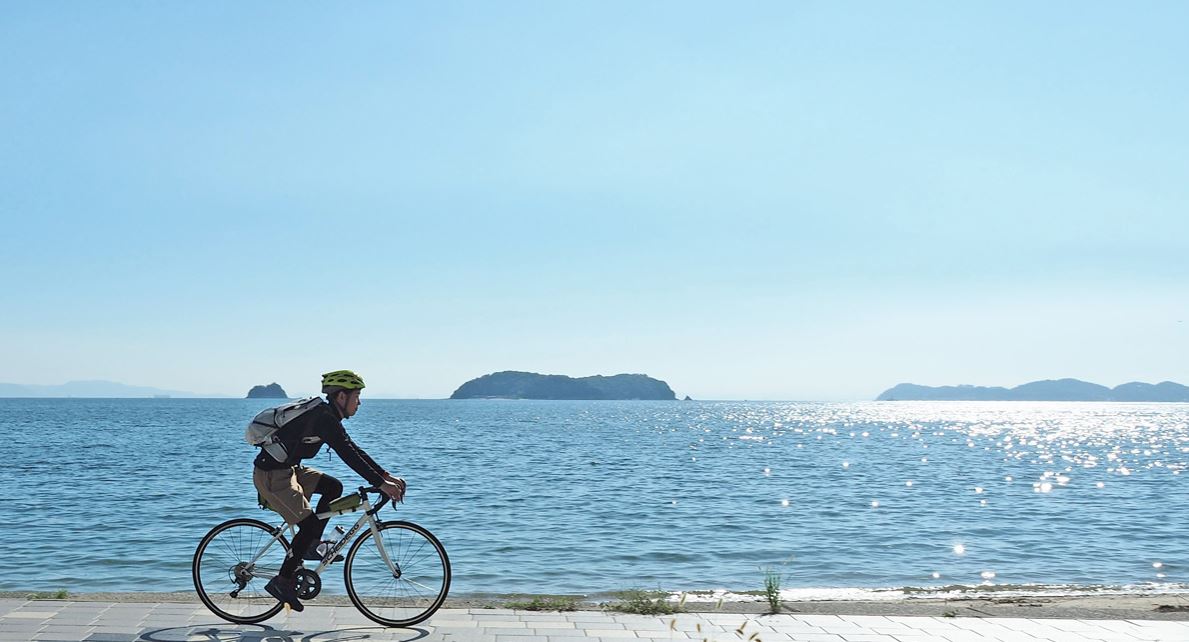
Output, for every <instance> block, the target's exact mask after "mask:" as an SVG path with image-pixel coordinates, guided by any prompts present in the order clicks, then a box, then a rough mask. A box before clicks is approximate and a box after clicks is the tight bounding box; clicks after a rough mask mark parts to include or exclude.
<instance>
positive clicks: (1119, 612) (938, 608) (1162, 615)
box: [0, 591, 1189, 621]
mask: <svg viewBox="0 0 1189 642" xmlns="http://www.w3.org/2000/svg"><path fill="white" fill-rule="evenodd" d="M675 595H676V594H675ZM748 598H754V599H748ZM0 599H25V600H35V601H59V602H61V601H65V602H118V603H144V602H166V603H169V602H173V603H186V604H197V603H199V600H198V596H197V595H196V594H195V593H194V592H193V591H180V592H173V593H160V592H143V593H137V592H94V593H66V594H65V595H63V592H61V591H0ZM534 599H536V600H540V601H545V602H548V601H551V600H558V599H564V600H568V601H570V602H571V603H572V604H573V605H574V608H573V609H567V610H574V611H616V610H618V609H616V608H615V604H616V602H617V601H618V600H617V599H616V598H615V596H614V594H604V595H599V596H589V595H583V596H559V595H533V594H507V595H492V594H480V595H461V596H457V597H454V596H452V597H448V598H447V599H446V603H445V605H444V606H443V608H447V609H469V610H482V609H512V610H530V609H525V608H524V605H525V604H528V603H530V602H532V601H534ZM668 603H670V604H672V605H674V606H678V605H679V608H680V610H681V612H687V613H731V614H744V615H755V616H764V615H770V614H771V612H770V607H769V604H768V602H767V601H766V600H765V599H764V597H763V596H762V595H757V596H750V595H743V596H740V595H737V594H735V595H732V599H730V600H727V599H722V598H721V597H720V595H719V594H716V593H712V592H701V593H687V594H685V596H684V599H683V600H680V599H677V598H675V597H670V599H669V600H668ZM307 604H310V605H311V606H316V605H319V604H321V605H349V604H350V602H349V601H348V599H347V597H346V596H345V595H329V594H328V595H322V596H319V597H318V598H316V599H315V600H311V601H309V602H307ZM781 607H782V608H781V610H780V611H779V613H781V614H787V615H874V616H920V617H947V618H948V617H967V618H969V617H976V618H1067V619H1078V620H1101V619H1110V620H1182V621H1189V592H1182V593H1150V594H1136V593H1115V594H1112V593H1102V594H1095V595H1048V596H1003V595H1000V596H994V595H962V596H930V597H917V596H905V597H901V598H896V599H885V600H852V599H839V600H784V601H783V602H782V604H781ZM543 610H544V611H549V610H550V609H543ZM660 616H661V617H672V615H670V614H661V615H660Z"/></svg>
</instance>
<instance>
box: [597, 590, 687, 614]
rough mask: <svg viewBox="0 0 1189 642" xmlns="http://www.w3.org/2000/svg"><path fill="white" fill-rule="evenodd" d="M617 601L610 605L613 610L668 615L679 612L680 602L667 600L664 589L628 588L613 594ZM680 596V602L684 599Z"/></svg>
mask: <svg viewBox="0 0 1189 642" xmlns="http://www.w3.org/2000/svg"><path fill="white" fill-rule="evenodd" d="M615 597H617V598H619V602H616V603H614V604H611V605H610V607H609V608H610V609H611V610H613V611H619V612H621V613H636V614H639V615H668V614H671V613H679V612H681V603H678V604H673V603H671V602H669V600H668V594H667V593H665V592H664V591H644V590H641V589H628V590H626V591H620V592H619V593H616V594H615ZM684 598H685V596H684V595H683V596H682V602H684V601H685V599H684Z"/></svg>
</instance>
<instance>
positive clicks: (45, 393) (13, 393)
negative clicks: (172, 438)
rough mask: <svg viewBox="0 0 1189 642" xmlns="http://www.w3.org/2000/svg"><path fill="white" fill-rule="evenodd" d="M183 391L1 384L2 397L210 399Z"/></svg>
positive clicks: (105, 384)
mask: <svg viewBox="0 0 1189 642" xmlns="http://www.w3.org/2000/svg"><path fill="white" fill-rule="evenodd" d="M209 396H211V395H198V394H195V393H193V392H185V391H182V390H162V389H161V388H151V387H148V386H129V385H127V384H123V383H117V382H115V381H69V382H67V383H64V384H61V385H57V386H34V385H27V384H17V383H0V397H114V398H128V397H209Z"/></svg>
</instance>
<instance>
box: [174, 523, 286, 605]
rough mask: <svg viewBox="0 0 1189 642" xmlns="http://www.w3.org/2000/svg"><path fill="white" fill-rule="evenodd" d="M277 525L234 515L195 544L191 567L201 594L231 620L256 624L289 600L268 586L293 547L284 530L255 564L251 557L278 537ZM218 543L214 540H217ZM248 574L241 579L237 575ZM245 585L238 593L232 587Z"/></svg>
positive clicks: (195, 588) (206, 601)
mask: <svg viewBox="0 0 1189 642" xmlns="http://www.w3.org/2000/svg"><path fill="white" fill-rule="evenodd" d="M272 534H273V527H272V526H270V525H268V524H265V523H264V522H262V521H260V520H256V519H247V518H240V519H232V520H228V521H226V522H223V523H222V524H219V525H218V526H216V527H214V528H212V529H211V530H210V532H208V533H207V534H206V535H205V536H203V538H202V540H201V541H199V542H198V548H197V549H195V550H194V561H193V563H192V565H191V572H192V574H193V577H194V590H196V591H198V599H200V600H202V603H203V604H204V605H206V608H208V609H210V610H211V612H212V613H214V614H215V615H217V616H219V617H220V618H222V619H224V620H227V621H228V622H234V623H236V624H255V623H257V622H263V621H264V620H267V619H268V618H270V617H272V616H274V615H276V614H277V613H279V612H280V611H281V609H282V608H284V605H283V604H282V603H281V602H279V601H277V599H276V598H275V597H273V596H271V595H269V594H268V593H267V592H265V590H264V585H265V584H266V583H267V582H268V580H269V579H271V578H272V576H273V575H275V574H276V572H277V571H279V570H280V567H281V564H282V563H283V562H284V561H285V556H286V553H287V552H288V550H289V541H288V540H286V539H285V537H284V536H283V535H282V536H281V537H280V543H281V546H280V547H277V546H275V545H274V546H273V548H271V549H270V550H269V551H268V553H266V555H265V556H264V557H263V558H261V559H260V560H258V561H257V563H256V564H255V565H254V567H253V568H252V569H247V568H246V567H245V565H246V564H248V562H249V560H251V559H252V557H253V556H255V555H256V553H257V552H259V551H260V549H261V548H263V547H264V545H265V544H266V543H267V542H268V541H269V540H270V539H272ZM212 544H213V546H212ZM237 577H239V578H240V579H241V580H246V581H245V582H244V583H243V585H240V584H239V583H238V582H237V581H236V578H237ZM236 588H239V589H240V590H239V591H238V593H237V594H236V595H237V596H236V597H232V596H231V592H232V591H233V590H234V589H236Z"/></svg>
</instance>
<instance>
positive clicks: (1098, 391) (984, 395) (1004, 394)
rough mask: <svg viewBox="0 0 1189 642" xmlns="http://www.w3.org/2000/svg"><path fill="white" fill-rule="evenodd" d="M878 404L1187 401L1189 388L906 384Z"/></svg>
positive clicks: (1074, 382) (1059, 382) (1071, 382)
mask: <svg viewBox="0 0 1189 642" xmlns="http://www.w3.org/2000/svg"><path fill="white" fill-rule="evenodd" d="M875 400H876V401H1187V402H1189V387H1186V386H1183V385H1181V384H1179V383H1173V382H1172V381H1164V382H1161V383H1158V384H1154V385H1153V384H1150V383H1142V382H1138V381H1133V382H1131V383H1125V384H1122V385H1119V386H1115V387H1114V388H1107V387H1106V386H1100V385H1098V384H1096V383H1090V382H1088V381H1080V380H1078V379H1046V380H1044V381H1033V382H1031V383H1026V384H1023V385H1020V386H1016V387H1015V388H1003V387H1000V386H994V387H984V386H939V387H930V386H918V385H916V384H912V383H902V384H900V385H898V386H895V387H893V388H889V389H888V390H885V391H884V392H883V393H882V394H880V395H879V396H878V397H876V398H875Z"/></svg>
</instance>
